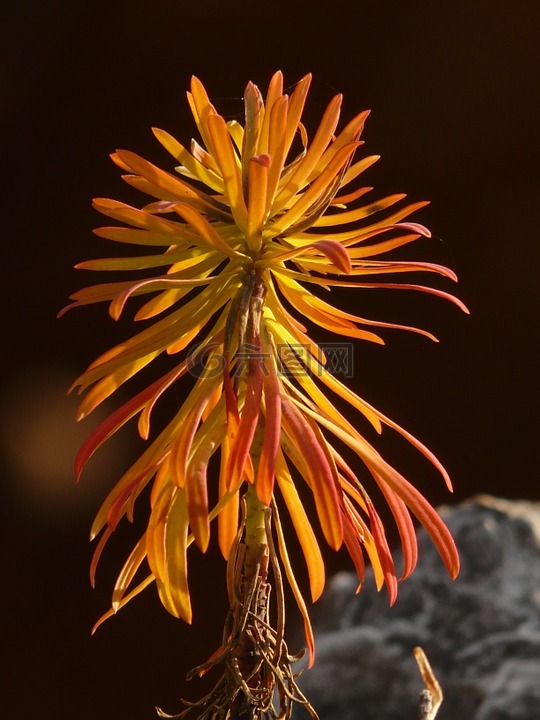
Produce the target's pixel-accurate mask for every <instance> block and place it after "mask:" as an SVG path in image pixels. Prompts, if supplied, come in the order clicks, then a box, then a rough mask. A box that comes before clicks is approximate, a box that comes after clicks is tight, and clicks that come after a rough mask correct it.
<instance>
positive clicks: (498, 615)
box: [295, 496, 540, 720]
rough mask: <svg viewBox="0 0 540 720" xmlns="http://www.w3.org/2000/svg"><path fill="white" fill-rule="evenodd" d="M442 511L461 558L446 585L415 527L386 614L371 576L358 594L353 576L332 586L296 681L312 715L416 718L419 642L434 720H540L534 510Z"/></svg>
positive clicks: (491, 506) (539, 507)
mask: <svg viewBox="0 0 540 720" xmlns="http://www.w3.org/2000/svg"><path fill="white" fill-rule="evenodd" d="M441 514H442V515H443V517H444V518H445V521H446V522H447V524H448V525H449V527H450V529H451V531H452V533H453V535H454V538H455V539H456V543H457V545H458V548H459V551H460V555H461V562H462V569H461V572H460V575H459V578H458V579H457V580H456V581H455V582H452V581H451V580H450V579H449V578H448V576H447V575H446V573H445V570H444V567H443V565H442V562H441V560H440V558H439V556H438V555H437V552H436V550H435V548H434V547H433V545H432V544H431V542H430V540H429V538H428V537H427V535H426V534H425V533H424V532H423V531H421V532H420V533H419V546H420V560H419V565H418V568H417V569H416V571H415V573H414V574H413V576H412V577H410V578H409V579H408V580H407V581H406V582H404V583H403V584H402V585H401V586H400V591H399V596H398V600H397V602H396V604H395V606H394V607H393V608H389V607H388V602H387V599H386V597H385V596H384V594H383V592H381V593H380V594H378V593H377V592H375V591H374V589H373V582H372V581H371V579H368V580H367V582H366V583H365V586H364V588H363V590H362V592H361V593H360V594H359V595H355V594H354V592H355V588H356V585H357V580H356V576H354V575H352V574H348V573H347V574H345V573H343V574H340V575H337V576H336V577H335V578H334V579H333V580H332V582H331V583H330V587H329V590H328V591H327V594H326V597H325V599H324V605H323V608H322V612H321V613H320V620H319V622H318V625H317V628H316V630H317V633H316V634H317V659H316V663H315V666H314V668H313V669H312V670H311V671H309V672H306V673H304V674H303V675H302V678H301V683H300V685H301V688H302V690H303V691H304V692H305V693H306V695H307V697H308V698H309V699H310V701H311V702H312V704H313V705H314V707H315V708H316V710H317V711H318V713H319V715H320V718H321V720H414V719H415V718H416V716H417V706H418V696H419V692H420V690H421V689H422V686H423V684H422V680H421V677H420V675H419V671H418V668H417V666H416V663H415V661H414V658H413V654H412V653H413V648H414V647H415V646H416V645H420V646H421V647H422V648H423V649H424V651H425V652H426V654H427V656H428V658H429V660H430V662H431V665H432V666H433V669H434V671H435V674H436V676H437V678H438V680H439V682H440V683H441V685H442V688H443V692H444V702H443V704H442V706H441V709H440V710H439V713H438V715H437V720H539V719H540V552H539V551H540V504H534V503H528V502H515V501H505V500H499V499H496V498H491V497H484V496H482V497H478V498H474V499H473V500H471V501H469V502H467V503H464V504H462V505H460V506H458V507H455V508H453V509H443V510H441ZM303 717H304V713H303V712H302V711H300V712H298V713H297V714H296V715H295V718H298V719H300V718H303Z"/></svg>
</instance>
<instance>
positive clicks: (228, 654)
mask: <svg viewBox="0 0 540 720" xmlns="http://www.w3.org/2000/svg"><path fill="white" fill-rule="evenodd" d="M264 513H265V526H266V538H267V543H268V544H267V545H263V546H261V547H260V548H259V552H258V555H257V557H256V561H255V565H254V566H253V565H252V563H250V562H249V561H248V560H247V554H248V548H247V547H246V545H245V544H244V543H243V542H242V537H243V534H244V530H245V516H244V519H243V521H242V524H241V527H240V530H239V533H238V536H237V538H236V541H235V543H234V545H233V547H232V550H231V554H230V557H229V561H228V567H227V589H228V593H229V600H230V603H231V607H230V610H229V613H228V615H227V619H226V621H225V627H224V631H223V642H222V646H221V648H220V649H219V650H218V651H217V652H216V653H215V654H214V655H213V656H212V657H211V658H210V659H209V660H207V661H206V662H205V663H203V664H202V665H199V666H198V667H196V668H194V669H193V670H192V671H191V672H190V673H189V674H188V679H191V678H193V677H195V676H199V677H201V676H202V675H205V674H206V673H207V672H208V671H209V670H211V669H213V668H215V667H217V666H221V677H220V678H219V680H218V682H217V683H216V685H215V686H214V688H213V689H212V690H211V692H209V693H208V694H207V695H205V696H204V697H203V698H202V699H201V700H198V701H197V702H189V701H186V700H183V701H182V702H183V703H184V705H185V706H186V707H185V709H184V710H182V711H181V712H180V713H178V714H176V715H168V714H166V713H164V712H163V711H162V710H160V709H158V711H157V712H158V715H159V717H161V718H167V719H168V720H289V718H290V717H291V713H292V709H293V705H294V703H300V704H302V705H304V706H305V708H306V709H307V711H308V712H309V714H310V716H311V717H312V718H313V720H318V716H317V714H316V712H315V710H314V709H313V708H312V706H311V705H310V703H309V702H308V700H307V699H306V697H305V696H304V695H303V694H302V692H301V691H300V689H299V688H298V685H297V683H296V678H297V677H298V674H294V673H293V671H292V664H293V663H295V662H297V661H298V660H299V659H300V658H301V657H302V655H303V653H301V654H300V655H298V656H293V655H290V654H289V652H288V649H287V645H286V643H285V640H284V624H285V601H284V594H283V584H282V579H281V571H280V568H279V562H278V559H277V555H276V551H275V548H274V545H273V542H272V534H271V527H270V523H271V510H270V509H269V508H266V509H265V511H264ZM269 562H270V566H271V570H272V574H273V577H274V582H275V597H276V603H277V612H276V616H277V617H276V628H275V629H274V628H273V627H272V625H271V623H270V618H269V615H270V591H271V586H270V584H269V583H268V582H267V575H268V564H269Z"/></svg>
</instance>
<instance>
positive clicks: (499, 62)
mask: <svg viewBox="0 0 540 720" xmlns="http://www.w3.org/2000/svg"><path fill="white" fill-rule="evenodd" d="M1 12H2V15H3V17H2V22H1V28H2V31H3V39H2V43H1V44H0V47H1V52H2V54H3V56H4V60H3V62H2V66H1V70H0V72H1V73H2V81H1V102H2V105H3V108H2V113H1V118H0V123H1V126H2V131H1V133H0V143H1V145H2V167H3V169H2V174H3V183H2V187H3V189H2V194H1V199H2V204H3V211H2V224H3V227H2V243H3V248H4V250H3V254H2V256H3V259H4V265H3V273H2V274H3V282H2V287H3V289H5V290H6V298H5V300H4V305H3V307H4V314H3V322H2V330H3V333H2V334H3V351H2V359H3V368H2V378H1V381H2V386H1V394H2V408H1V422H2V448H3V449H2V458H3V459H2V466H3V472H2V486H3V489H2V495H3V500H2V505H1V510H0V513H1V540H2V543H1V548H2V549H1V558H2V560H1V563H2V577H3V593H2V596H3V597H2V601H3V605H4V609H3V612H2V615H1V617H2V636H3V637H2V649H3V650H2V656H3V661H4V663H5V667H4V668H3V669H2V671H1V675H0V677H1V682H2V686H3V687H2V691H1V696H0V707H2V713H3V714H4V715H5V716H6V717H12V716H13V717H14V716H21V715H23V716H31V717H33V716H36V717H39V718H40V719H41V720H52V719H53V718H54V720H67V719H68V718H69V719H70V720H71V719H72V718H76V719H77V720H95V719H96V718H99V719H100V720H112V719H113V718H115V719H117V718H126V719H127V718H129V719H130V720H143V718H151V717H153V705H154V704H161V705H162V706H164V707H165V708H167V709H169V710H171V711H172V710H174V709H176V708H178V697H179V696H180V694H188V693H191V695H192V697H193V696H194V695H196V694H197V693H198V691H197V688H196V687H193V688H187V687H186V685H185V683H184V681H183V677H184V674H185V672H186V671H187V670H188V669H189V667H191V666H192V665H193V664H195V663H196V662H198V661H200V660H203V659H204V658H205V657H206V656H207V655H208V654H209V653H210V652H211V651H212V650H213V649H214V647H215V646H216V644H217V642H218V638H219V633H220V626H221V622H222V618H223V613H224V600H223V571H224V568H223V565H222V563H220V562H219V559H218V558H217V557H216V555H215V554H214V555H212V554H211V555H210V557H209V558H208V559H204V560H203V561H202V562H200V563H199V560H200V558H198V557H196V553H195V552H194V553H193V556H192V561H193V564H194V565H197V567H198V570H196V571H195V572H194V577H193V587H194V596H195V617H196V620H195V624H194V627H193V628H191V629H188V628H186V627H184V626H183V625H182V623H180V622H179V621H175V620H173V619H172V618H170V617H169V616H168V615H167V614H166V612H165V611H163V610H162V609H161V608H160V606H159V604H158V602H157V600H156V598H155V597H154V591H153V590H150V591H148V592H147V596H146V597H142V598H140V599H139V600H138V601H135V603H134V604H133V605H132V606H131V607H129V608H128V609H126V610H125V611H124V612H122V613H121V614H120V615H119V616H118V617H117V618H116V619H115V620H113V621H112V622H110V623H109V624H107V625H106V626H104V627H103V629H102V630H101V631H100V632H99V633H98V634H97V635H96V636H95V637H94V638H90V637H89V629H90V627H91V625H92V624H93V622H94V620H95V619H96V618H97V617H98V616H99V614H101V612H103V611H104V610H105V609H106V608H107V606H108V602H109V599H108V598H109V592H110V587H111V583H112V581H113V578H114V573H115V571H116V570H117V569H118V567H119V565H120V563H121V561H122V560H123V557H124V553H125V552H126V551H127V550H128V548H129V543H130V542H131V541H132V534H131V533H130V532H129V529H125V528H124V531H123V534H122V533H120V534H119V538H118V539H117V540H116V542H115V543H114V544H113V545H112V546H111V549H110V551H109V554H108V555H107V556H106V558H105V560H104V565H103V568H102V570H101V573H100V575H99V587H98V590H97V591H95V592H92V591H91V590H90V588H89V587H88V581H87V565H88V560H89V557H90V552H91V550H90V548H89V547H88V545H87V530H88V527H89V525H90V522H91V518H92V516H93V514H94V512H95V510H96V509H97V506H98V503H99V501H100V500H99V498H100V497H101V496H102V495H103V493H104V491H105V489H106V488H107V487H108V486H109V485H110V484H111V483H112V482H113V481H114V479H115V478H116V477H117V476H118V473H119V472H120V471H121V468H122V467H123V466H124V465H125V463H126V462H127V460H128V456H129V453H130V452H132V450H130V438H131V437H132V435H131V434H130V432H131V431H128V432H127V434H124V435H123V436H122V437H121V438H120V440H119V442H118V443H117V444H116V445H115V446H114V448H113V449H112V450H110V451H108V453H106V454H105V455H104V457H103V460H102V461H96V463H95V464H94V465H93V467H92V468H90V471H89V475H88V477H87V478H86V479H85V480H84V481H83V483H82V485H81V486H79V487H78V488H75V487H74V486H73V485H72V484H71V476H70V465H71V462H72V459H73V453H74V452H75V447H76V445H77V444H78V443H79V442H80V440H81V438H82V437H83V436H84V434H86V432H87V431H88V428H87V427H84V428H82V430H78V431H75V430H74V424H73V422H72V417H73V414H74V405H73V402H71V401H68V400H65V399H64V395H63V393H64V390H65V388H66V386H67V385H68V384H69V382H70V379H72V378H73V377H74V376H76V374H77V373H78V372H79V371H80V370H82V369H83V367H84V366H85V365H86V364H87V363H88V362H89V361H90V359H92V358H93V357H94V356H95V355H96V354H97V353H98V352H99V351H101V350H103V349H105V348H106V347H107V346H108V345H109V344H110V343H111V342H113V341H114V340H115V339H116V340H117V339H118V338H119V337H120V335H119V332H121V331H120V330H119V328H118V327H117V326H115V325H114V323H112V321H110V320H109V319H108V317H107V315H106V312H105V310H104V308H97V309H94V308H92V309H88V310H82V311H78V312H77V313H75V314H73V315H71V316H68V317H66V318H65V319H64V320H62V321H61V322H57V321H56V320H55V319H54V316H55V313H56V312H57V310H58V309H59V308H60V307H62V305H63V304H65V299H66V297H67V295H68V294H69V293H70V292H72V291H73V290H74V289H76V288H77V287H78V286H80V285H81V284H83V283H84V282H86V279H85V278H84V277H83V274H82V273H80V274H77V273H75V272H74V271H72V270H71V267H72V265H73V264H74V263H75V262H76V261H78V260H81V259H84V258H87V257H93V256H96V255H100V254H103V253H106V252H107V250H105V247H104V246H102V245H100V244H99V241H97V239H96V238H94V237H93V236H92V235H91V232H90V231H91V228H92V227H93V226H94V225H95V224H97V223H98V222H99V220H98V217H97V215H95V214H94V213H93V212H92V210H91V209H90V206H89V200H90V198H91V197H92V196H94V195H104V196H111V197H118V198H119V199H128V198H129V197H131V196H130V195H129V194H128V189H127V187H125V186H123V183H122V182H121V181H120V179H119V177H118V173H117V172H116V170H115V169H114V167H113V166H112V163H110V161H109V160H108V158H107V153H109V152H110V151H111V150H113V149H114V148H115V147H118V146H120V147H127V148H129V149H132V150H135V151H137V152H140V153H141V154H143V155H145V156H146V157H149V158H150V159H152V160H154V161H155V162H158V163H160V162H164V161H165V160H166V157H165V155H164V153H163V152H162V151H161V149H160V148H159V146H158V145H157V143H156V142H155V141H154V140H153V138H152V136H151V133H150V131H149V128H150V126H151V125H157V126H160V127H164V128H166V129H167V130H169V131H171V132H172V133H173V134H176V135H178V136H179V137H180V138H181V139H182V140H188V139H189V138H190V137H191V135H192V133H193V132H194V130H193V125H192V122H191V120H190V117H189V114H188V110H187V104H186V101H185V96H184V91H185V90H186V89H187V87H188V83H189V78H190V75H191V74H192V73H195V74H197V75H198V76H199V77H200V78H201V79H203V81H204V82H205V83H206V85H207V88H208V90H209V92H210V94H211V97H212V98H213V99H214V100H215V103H216V105H217V107H218V108H220V109H222V110H223V112H224V113H225V114H227V115H228V116H230V117H233V116H238V115H239V114H240V113H241V96H242V91H243V88H244V87H245V84H246V82H247V81H248V80H249V79H252V80H253V81H255V82H256V83H258V84H259V85H260V86H261V87H264V86H265V85H266V83H267V81H268V79H269V77H270V75H271V73H272V72H273V71H274V70H276V69H277V68H281V69H282V70H283V71H284V73H285V81H286V84H287V85H289V84H290V85H292V84H293V83H294V82H295V81H297V80H298V79H299V78H300V77H301V76H302V75H303V74H304V73H306V72H308V71H312V72H313V73H314V78H315V80H314V86H313V90H312V92H311V95H310V101H309V110H308V123H309V122H311V127H313V124H314V123H315V122H316V119H317V117H318V116H319V115H320V114H321V112H322V110H323V108H324V106H325V104H326V103H327V102H328V100H329V99H330V97H331V96H332V95H333V94H335V92H338V91H342V92H344V94H345V106H344V117H345V118H349V117H351V116H352V115H353V114H354V113H355V112H357V111H359V110H361V109H364V108H366V107H368V108H372V110H373V113H372V116H371V118H370V119H369V122H368V125H367V128H366V133H365V136H364V137H365V140H366V141H367V145H366V151H367V152H368V153H380V154H381V155H382V156H383V157H382V160H381V161H380V163H379V164H378V166H377V167H376V168H375V169H373V170H372V171H370V174H369V176H368V178H369V179H368V183H369V184H373V185H375V186H376V188H377V189H378V191H379V192H380V194H381V195H382V194H384V193H389V192H400V191H406V192H408V193H409V195H410V197H411V198H412V199H415V200H417V199H425V198H427V199H430V200H431V201H432V205H431V206H430V207H429V208H428V209H427V210H425V211H423V212H422V214H421V216H419V219H420V220H421V221H424V222H425V223H426V224H428V225H429V226H430V227H431V229H432V230H433V232H434V234H435V239H434V240H432V241H429V242H428V241H426V242H424V243H423V245H421V246H420V247H419V249H418V252H419V253H420V254H421V255H422V257H424V258H425V259H432V260H434V261H438V262H444V263H446V264H449V265H451V266H452V267H454V268H455V269H456V271H457V272H458V275H459V277H460V285H459V289H458V292H459V294H460V296H461V297H462V298H463V299H464V300H465V302H466V303H467V304H468V305H469V306H470V308H471V311H472V316H471V317H470V318H467V317H465V316H463V315H462V314H461V313H460V312H459V311H458V310H457V309H456V308H454V307H453V306H449V305H448V306H447V305H446V304H445V303H443V302H442V301H440V300H437V299H436V298H429V297H426V296H422V297H421V298H409V297H407V298H403V297H402V296H400V295H399V294H397V295H392V296H390V297H389V298H382V299H381V298H377V299H374V298H372V297H369V298H368V297H366V298H364V297H363V296H361V295H356V296H355V297H354V300H353V301H352V302H351V301H350V296H348V298H347V297H345V296H344V297H343V304H344V305H345V304H347V303H348V302H349V303H350V306H351V307H354V308H355V310H359V311H360V312H363V311H364V310H363V309H362V310H361V309H360V308H364V305H363V303H365V308H366V309H365V312H366V314H368V313H369V312H371V313H373V314H374V315H375V314H378V315H379V316H380V317H382V318H383V319H394V320H398V321H399V320H401V321H411V322H414V321H416V322H418V323H422V324H423V326H425V327H428V328H429V329H430V330H432V331H434V332H435V333H436V334H438V336H439V337H440V338H441V341H442V342H441V344H440V345H433V344H431V343H429V341H426V340H423V339H422V338H419V337H415V336H411V337H405V336H402V335H399V333H393V334H392V333H387V334H386V335H385V337H386V340H387V347H386V348H379V347H364V346H359V347H357V351H356V357H355V377H354V380H353V382H354V386H355V388H356V389H357V390H358V391H359V392H361V393H362V394H363V395H364V396H365V397H366V398H367V399H368V400H370V401H371V402H373V403H374V404H376V405H377V406H378V407H380V408H381V409H382V410H383V411H386V412H388V413H389V414H391V415H392V416H393V417H394V418H395V419H396V420H398V421H399V422H401V423H403V424H404V425H405V426H406V427H407V428H409V429H411V430H412V431H413V432H415V433H417V434H418V435H419V436H420V437H421V438H422V439H424V440H425V441H426V442H427V443H428V444H429V445H430V447H432V448H433V449H434V450H435V451H436V452H437V453H438V454H439V456H440V457H441V459H442V460H443V461H444V462H445V464H446V465H447V467H448V468H449V470H450V472H451V475H452V477H453V479H454V482H455V485H456V492H455V495H454V497H453V498H452V497H450V496H448V494H447V493H446V491H445V490H444V488H443V487H442V485H441V483H440V481H439V479H438V478H437V477H436V476H435V475H434V474H432V473H431V472H430V470H429V468H426V465H425V464H424V463H421V462H418V461H417V459H416V458H415V457H414V456H412V454H410V453H408V452H407V450H406V449H405V448H404V447H403V446H402V445H401V444H400V443H398V442H397V441H396V440H395V438H392V437H391V436H389V438H388V439H383V446H384V448H385V451H386V452H387V453H388V454H389V455H390V456H391V457H393V458H394V459H395V460H400V461H401V463H402V467H405V469H406V470H407V471H408V472H409V474H411V475H412V476H413V477H414V479H415V481H416V482H417V484H418V486H419V487H421V488H422V490H423V491H424V492H425V493H426V494H427V495H428V496H429V497H430V499H431V500H432V501H433V502H435V503H440V502H449V501H452V502H455V501H458V500H460V499H463V498H466V497H469V496H470V495H472V494H474V493H478V492H490V493H494V494H498V495H501V496H506V497H512V498H517V497H528V498H532V499H539V497H540V492H539V490H538V485H537V479H536V478H537V466H538V463H537V444H538V437H537V429H538V427H537V426H538V422H537V390H538V383H537V359H536V345H535V340H536V339H537V337H536V336H537V334H538V333H537V325H538V322H537V290H538V282H537V266H538V259H539V251H538V247H539V239H538V210H537V208H538V196H539V194H540V182H539V179H538V178H539V172H538V167H539V162H540V155H539V143H538V127H539V119H540V118H539V113H538V72H539V51H538V46H539V43H538V34H539V29H540V28H539V20H540V5H539V4H538V2H537V0H520V1H519V2H515V1H513V0H506V1H505V0H468V1H467V2H462V1H460V0H458V1H454V2H433V0H419V1H418V2H390V1H389V0H382V1H381V2H370V3H367V2H360V1H357V2H350V3H346V2H343V0H333V1H332V2H328V3H321V5H320V6H319V7H315V5H314V3H312V2H302V1H300V0H290V1H289V2H282V1H281V0H280V1H279V2H274V3H272V2H268V3H254V2H247V1H240V0H230V1H229V2H219V3H218V2H211V1H209V2H200V3H199V2H196V1H193V2H191V3H184V2H179V1H176V2H173V1H172V0H154V1H153V2H133V0H129V1H128V0H111V1H110V2H101V1H96V0H93V1H92V2H89V1H88V0H86V1H84V0H77V1H76V2H67V0H49V1H48V2H46V3H45V2H37V0H36V2H30V0H26V2H21V3H18V4H16V5H15V4H13V3H10V4H9V5H8V9H5V8H4V9H3V10H2V11H1ZM413 256H414V253H413ZM440 286H441V287H443V286H444V287H447V286H445V285H444V283H441V284H440ZM123 327H125V326H123ZM90 425H91V422H90V424H89V426H88V427H90ZM77 433H78V434H77ZM100 463H101V464H100ZM139 514H141V513H139ZM332 560H333V559H332ZM332 567H333V568H338V567H346V562H345V560H344V559H339V560H337V561H335V562H334V564H333V565H332ZM205 605H206V609H205Z"/></svg>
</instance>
